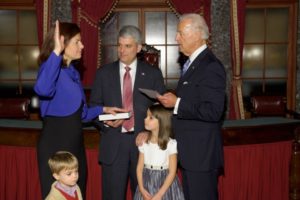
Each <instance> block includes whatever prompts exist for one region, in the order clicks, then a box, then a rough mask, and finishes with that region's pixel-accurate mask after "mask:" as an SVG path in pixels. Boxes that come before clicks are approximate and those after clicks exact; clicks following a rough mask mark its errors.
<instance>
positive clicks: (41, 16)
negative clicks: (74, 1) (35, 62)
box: [35, 0, 49, 48]
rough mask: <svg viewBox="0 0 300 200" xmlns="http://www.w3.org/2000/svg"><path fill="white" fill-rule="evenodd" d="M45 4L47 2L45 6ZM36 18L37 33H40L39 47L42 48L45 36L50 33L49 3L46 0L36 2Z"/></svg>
mask: <svg viewBox="0 0 300 200" xmlns="http://www.w3.org/2000/svg"><path fill="white" fill-rule="evenodd" d="M44 2H47V4H45V3H44ZM35 7H36V9H35V10H36V17H37V31H38V42H39V47H40V48H41V47H42V44H43V39H44V35H45V34H46V33H47V31H48V23H49V20H48V19H49V5H48V1H44V0H36V1H35Z"/></svg>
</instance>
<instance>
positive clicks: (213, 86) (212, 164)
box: [172, 48, 226, 199]
mask: <svg viewBox="0 0 300 200" xmlns="http://www.w3.org/2000/svg"><path fill="white" fill-rule="evenodd" d="M225 85H226V75H225V70H224V67H223V65H222V64H221V63H220V62H219V60H218V59H217V58H216V57H215V56H214V55H213V53H212V52H211V51H210V50H209V49H208V48H206V49H205V50H204V51H203V52H201V53H200V54H199V55H198V56H197V58H196V59H195V60H194V61H193V62H192V63H191V65H190V67H189V69H188V71H187V72H186V73H185V74H184V76H182V77H181V78H180V80H179V82H178V85H177V89H176V94H177V96H178V97H179V98H181V101H180V103H179V107H178V114H177V115H174V116H173V121H172V122H173V128H174V132H175V138H176V140H177V142H178V153H179V161H180V164H181V166H182V168H183V169H185V170H188V171H191V172H210V171H214V170H216V169H219V168H221V167H222V166H223V146H222V139H221V126H222V116H223V113H224V103H225ZM205 184H206V183H205V182H201V180H198V182H197V183H194V184H193V185H197V186H199V188H201V187H203V186H204V185H205ZM184 187H185V185H184ZM185 189H186V188H185ZM191 199H206V198H202V197H201V196H200V197H193V198H191Z"/></svg>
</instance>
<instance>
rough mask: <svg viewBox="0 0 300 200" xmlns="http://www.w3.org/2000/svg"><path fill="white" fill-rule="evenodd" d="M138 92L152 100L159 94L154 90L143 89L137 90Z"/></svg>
mask: <svg viewBox="0 0 300 200" xmlns="http://www.w3.org/2000/svg"><path fill="white" fill-rule="evenodd" d="M139 90H140V92H142V93H144V94H145V95H147V96H148V97H150V98H152V99H156V98H157V97H156V96H157V95H159V93H158V92H157V91H155V90H149V89H144V88H139Z"/></svg>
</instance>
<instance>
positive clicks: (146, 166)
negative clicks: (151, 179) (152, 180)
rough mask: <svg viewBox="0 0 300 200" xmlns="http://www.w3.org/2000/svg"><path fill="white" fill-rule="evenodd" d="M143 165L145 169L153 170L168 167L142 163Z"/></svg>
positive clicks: (166, 167)
mask: <svg viewBox="0 0 300 200" xmlns="http://www.w3.org/2000/svg"><path fill="white" fill-rule="evenodd" d="M144 167H145V168H147V169H155V170H164V169H168V168H169V166H154V165H147V164H144Z"/></svg>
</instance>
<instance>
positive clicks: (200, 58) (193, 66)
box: [176, 48, 209, 90]
mask: <svg viewBox="0 0 300 200" xmlns="http://www.w3.org/2000/svg"><path fill="white" fill-rule="evenodd" d="M207 53H209V49H208V48H206V49H205V50H204V51H202V52H201V53H200V54H199V55H198V56H197V57H196V58H195V60H194V61H193V62H192V63H191V65H190V66H189V68H188V70H187V71H186V73H185V74H184V75H183V76H182V77H180V79H179V81H178V85H177V88H176V90H179V89H180V88H181V87H182V86H183V85H185V84H188V82H189V80H190V78H191V76H192V75H193V73H194V71H195V70H196V69H198V68H201V66H202V65H203V63H204V60H203V57H204V56H205V55H206V54H207Z"/></svg>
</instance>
